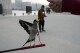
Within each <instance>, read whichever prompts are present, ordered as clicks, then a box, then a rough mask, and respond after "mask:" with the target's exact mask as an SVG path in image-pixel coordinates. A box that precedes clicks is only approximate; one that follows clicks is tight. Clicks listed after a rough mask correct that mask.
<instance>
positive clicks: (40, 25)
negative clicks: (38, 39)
mask: <svg viewBox="0 0 80 53" xmlns="http://www.w3.org/2000/svg"><path fill="white" fill-rule="evenodd" d="M39 30H40V31H41V30H44V20H40V21H39Z"/></svg>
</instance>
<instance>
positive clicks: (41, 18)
mask: <svg viewBox="0 0 80 53" xmlns="http://www.w3.org/2000/svg"><path fill="white" fill-rule="evenodd" d="M44 8H45V6H44V5H42V6H41V9H40V10H39V11H38V20H39V30H40V32H41V31H45V30H44V22H45V20H44V17H46V15H45V10H44Z"/></svg>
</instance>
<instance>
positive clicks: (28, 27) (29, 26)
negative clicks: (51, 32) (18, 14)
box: [19, 19, 41, 46]
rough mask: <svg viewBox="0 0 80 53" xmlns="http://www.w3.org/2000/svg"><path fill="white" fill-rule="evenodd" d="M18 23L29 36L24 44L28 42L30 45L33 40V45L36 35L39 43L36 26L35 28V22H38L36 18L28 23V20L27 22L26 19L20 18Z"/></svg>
mask: <svg viewBox="0 0 80 53" xmlns="http://www.w3.org/2000/svg"><path fill="white" fill-rule="evenodd" d="M19 23H20V25H21V26H22V27H23V28H24V30H25V31H26V32H27V33H28V34H29V38H28V40H27V41H26V43H25V44H27V43H29V42H30V46H31V42H32V41H34V45H35V37H36V35H37V36H38V38H39V42H40V43H41V41H40V36H39V32H38V28H37V23H38V22H37V20H36V19H35V20H34V21H33V23H30V22H27V21H24V20H21V19H20V20H19ZM25 44H24V45H25ZM24 45H23V46H24Z"/></svg>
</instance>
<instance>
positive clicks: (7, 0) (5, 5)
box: [0, 0, 12, 14]
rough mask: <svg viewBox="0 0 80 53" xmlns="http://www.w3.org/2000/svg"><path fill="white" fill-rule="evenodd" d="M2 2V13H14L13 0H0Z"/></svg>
mask: <svg viewBox="0 0 80 53" xmlns="http://www.w3.org/2000/svg"><path fill="white" fill-rule="evenodd" d="M0 4H1V6H2V11H3V12H2V14H12V7H11V0H0ZM0 11H1V10H0Z"/></svg>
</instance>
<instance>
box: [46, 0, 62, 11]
mask: <svg viewBox="0 0 80 53" xmlns="http://www.w3.org/2000/svg"><path fill="white" fill-rule="evenodd" d="M47 1H48V2H50V3H49V7H50V8H51V9H52V10H53V11H55V12H61V8H62V0H47Z"/></svg>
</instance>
